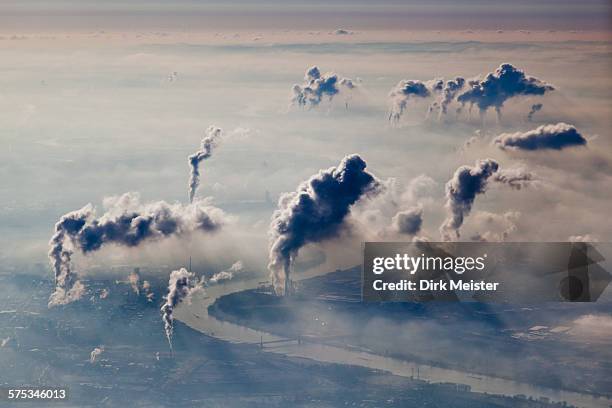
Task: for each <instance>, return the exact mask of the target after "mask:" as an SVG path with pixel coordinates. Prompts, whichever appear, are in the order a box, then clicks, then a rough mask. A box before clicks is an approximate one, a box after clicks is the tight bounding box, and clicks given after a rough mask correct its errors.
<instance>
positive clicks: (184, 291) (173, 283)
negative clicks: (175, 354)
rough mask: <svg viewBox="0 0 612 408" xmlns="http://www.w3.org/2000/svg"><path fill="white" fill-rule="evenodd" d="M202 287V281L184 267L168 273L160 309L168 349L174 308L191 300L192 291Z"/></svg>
mask: <svg viewBox="0 0 612 408" xmlns="http://www.w3.org/2000/svg"><path fill="white" fill-rule="evenodd" d="M202 289H203V281H202V280H200V279H198V278H196V275H195V273H193V272H189V271H188V270H187V269H185V268H181V269H179V270H177V271H172V272H171V273H170V279H169V281H168V294H167V295H166V296H165V300H166V301H165V302H164V304H163V305H162V307H161V309H160V311H161V314H162V321H163V322H164V331H165V333H166V338H167V339H168V344H169V345H170V349H172V333H173V331H174V314H173V313H174V308H175V307H176V306H178V305H179V304H180V303H181V302H184V301H187V302H189V301H190V300H191V296H193V294H194V293H196V292H198V291H200V290H202Z"/></svg>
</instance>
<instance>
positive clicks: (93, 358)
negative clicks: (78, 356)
mask: <svg viewBox="0 0 612 408" xmlns="http://www.w3.org/2000/svg"><path fill="white" fill-rule="evenodd" d="M103 352H104V346H100V347H96V348H95V349H93V350H92V351H91V353H89V362H90V363H91V364H94V363H95V362H96V360H97V359H98V357H100V355H101V354H102V353H103Z"/></svg>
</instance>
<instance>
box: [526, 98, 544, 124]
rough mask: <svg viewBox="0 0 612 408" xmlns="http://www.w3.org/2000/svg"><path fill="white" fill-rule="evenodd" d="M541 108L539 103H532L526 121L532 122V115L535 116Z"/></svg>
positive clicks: (541, 105)
mask: <svg viewBox="0 0 612 408" xmlns="http://www.w3.org/2000/svg"><path fill="white" fill-rule="evenodd" d="M543 107H544V105H543V104H541V103H534V104H533V105H531V110H530V111H529V113H528V114H527V120H528V121H529V122H531V121H532V120H533V115H535V113H536V112H539V111H541V110H542V108H543Z"/></svg>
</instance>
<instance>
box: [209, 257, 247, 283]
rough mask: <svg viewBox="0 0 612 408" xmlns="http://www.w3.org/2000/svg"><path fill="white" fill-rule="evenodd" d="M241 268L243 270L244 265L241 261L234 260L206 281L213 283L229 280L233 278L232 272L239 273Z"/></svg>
mask: <svg viewBox="0 0 612 408" xmlns="http://www.w3.org/2000/svg"><path fill="white" fill-rule="evenodd" d="M243 270H244V265H243V264H242V261H236V262H234V263H233V264H232V266H230V267H229V268H228V269H226V270H223V271H221V272H217V273H215V274H214V275H213V276H212V277H211V278H210V279H209V280H208V282H209V283H213V284H215V283H219V282H223V281H226V280H231V279H233V278H234V274H236V273H240V272H242V271H243Z"/></svg>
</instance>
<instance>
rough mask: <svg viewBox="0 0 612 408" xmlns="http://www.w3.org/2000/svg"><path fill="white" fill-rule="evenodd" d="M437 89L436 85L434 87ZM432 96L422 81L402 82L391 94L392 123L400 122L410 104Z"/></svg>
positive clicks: (390, 117)
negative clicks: (417, 99)
mask: <svg viewBox="0 0 612 408" xmlns="http://www.w3.org/2000/svg"><path fill="white" fill-rule="evenodd" d="M433 88H436V84H434V85H433ZM430 95H431V91H430V90H429V88H428V86H427V84H426V83H425V82H422V81H413V80H405V79H404V80H401V81H400V82H399V83H398V84H397V85H396V86H395V87H394V88H393V89H392V90H391V92H389V100H390V101H391V110H390V112H389V120H390V121H395V122H397V121H399V119H400V118H401V116H402V115H403V114H404V111H405V110H406V106H408V102H409V101H410V100H412V99H414V98H427V97H429V96H430Z"/></svg>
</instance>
